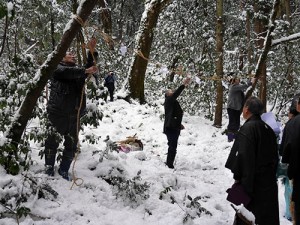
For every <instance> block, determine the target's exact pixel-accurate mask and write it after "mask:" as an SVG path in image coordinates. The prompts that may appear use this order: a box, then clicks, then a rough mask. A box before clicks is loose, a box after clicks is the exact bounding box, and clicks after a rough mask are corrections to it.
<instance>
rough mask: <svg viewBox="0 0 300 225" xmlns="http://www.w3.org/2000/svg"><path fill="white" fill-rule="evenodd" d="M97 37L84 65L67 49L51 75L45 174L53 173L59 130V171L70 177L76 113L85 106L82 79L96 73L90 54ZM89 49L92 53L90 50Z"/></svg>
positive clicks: (92, 43) (83, 81) (91, 45)
mask: <svg viewBox="0 0 300 225" xmlns="http://www.w3.org/2000/svg"><path fill="white" fill-rule="evenodd" d="M95 46H96V40H95V39H92V40H91V41H90V42H89V47H90V51H89V53H88V59H87V64H86V66H85V67H79V66H77V65H76V60H75V55H74V54H73V53H71V52H67V53H66V55H65V57H64V58H63V60H62V61H61V62H60V63H59V64H58V66H57V68H56V70H55V71H54V73H53V75H52V78H51V85H50V97H49V101H48V105H47V114H48V119H49V129H50V130H52V132H50V134H49V135H48V137H47V138H46V140H45V151H44V153H45V165H46V174H48V175H49V176H54V164H55V160H56V153H57V148H58V146H59V143H60V140H59V136H58V135H57V134H56V132H57V133H59V134H60V135H62V136H63V137H64V150H63V155H62V159H61V163H60V166H59V169H58V173H59V174H60V175H61V176H62V177H63V178H64V179H66V180H69V174H68V171H69V168H70V165H71V163H72V160H73V158H74V156H75V152H76V151H77V144H78V143H77V142H78V137H77V135H78V134H77V132H78V131H77V121H78V120H77V115H78V110H80V116H82V115H83V114H84V111H85V108H86V96H85V93H84V94H83V95H82V92H83V91H84V85H85V80H86V78H87V77H88V75H90V74H94V73H95V72H97V70H98V69H97V67H96V66H94V62H93V58H94V57H93V55H92V53H93V52H94V49H95ZM91 52H92V53H91Z"/></svg>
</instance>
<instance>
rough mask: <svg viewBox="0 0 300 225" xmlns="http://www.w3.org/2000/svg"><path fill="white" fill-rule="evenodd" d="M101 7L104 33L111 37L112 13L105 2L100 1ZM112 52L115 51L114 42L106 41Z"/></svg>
mask: <svg viewBox="0 0 300 225" xmlns="http://www.w3.org/2000/svg"><path fill="white" fill-rule="evenodd" d="M99 5H100V8H101V10H100V18H101V21H102V28H103V31H104V33H106V34H108V35H109V36H111V35H112V20H111V11H110V9H109V7H108V5H107V2H106V1H104V0H100V1H99ZM106 42H107V44H108V47H109V49H110V50H114V42H113V41H112V40H106Z"/></svg>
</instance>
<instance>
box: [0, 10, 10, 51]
mask: <svg viewBox="0 0 300 225" xmlns="http://www.w3.org/2000/svg"><path fill="white" fill-rule="evenodd" d="M7 29H8V15H6V16H5V27H4V33H3V36H2V44H1V50H0V57H1V56H2V54H3V51H4V46H5V41H6V35H7Z"/></svg>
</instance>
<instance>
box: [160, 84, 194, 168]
mask: <svg viewBox="0 0 300 225" xmlns="http://www.w3.org/2000/svg"><path fill="white" fill-rule="evenodd" d="M189 83H190V78H186V79H185V80H184V81H183V84H182V85H181V86H179V87H178V88H177V89H176V90H175V91H173V90H171V89H168V90H167V91H166V93H165V102H164V109H165V121H164V129H163V132H164V133H165V134H166V136H167V139H168V146H169V147H168V155H167V161H166V165H167V166H168V167H169V168H171V169H173V168H174V160H175V157H176V152H177V144H178V138H179V135H180V131H181V130H182V129H184V126H183V125H182V124H181V122H182V117H183V110H182V108H181V106H180V104H179V102H178V101H177V98H178V96H179V95H180V94H181V92H182V91H183V90H184V88H185V87H186V86H187V85H188V84H189Z"/></svg>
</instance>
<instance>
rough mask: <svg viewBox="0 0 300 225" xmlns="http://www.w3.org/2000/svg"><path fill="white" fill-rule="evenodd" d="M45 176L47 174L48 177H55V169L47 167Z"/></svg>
mask: <svg viewBox="0 0 300 225" xmlns="http://www.w3.org/2000/svg"><path fill="white" fill-rule="evenodd" d="M45 174H47V175H48V176H51V177H53V176H54V167H53V166H50V165H46V168H45Z"/></svg>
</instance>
